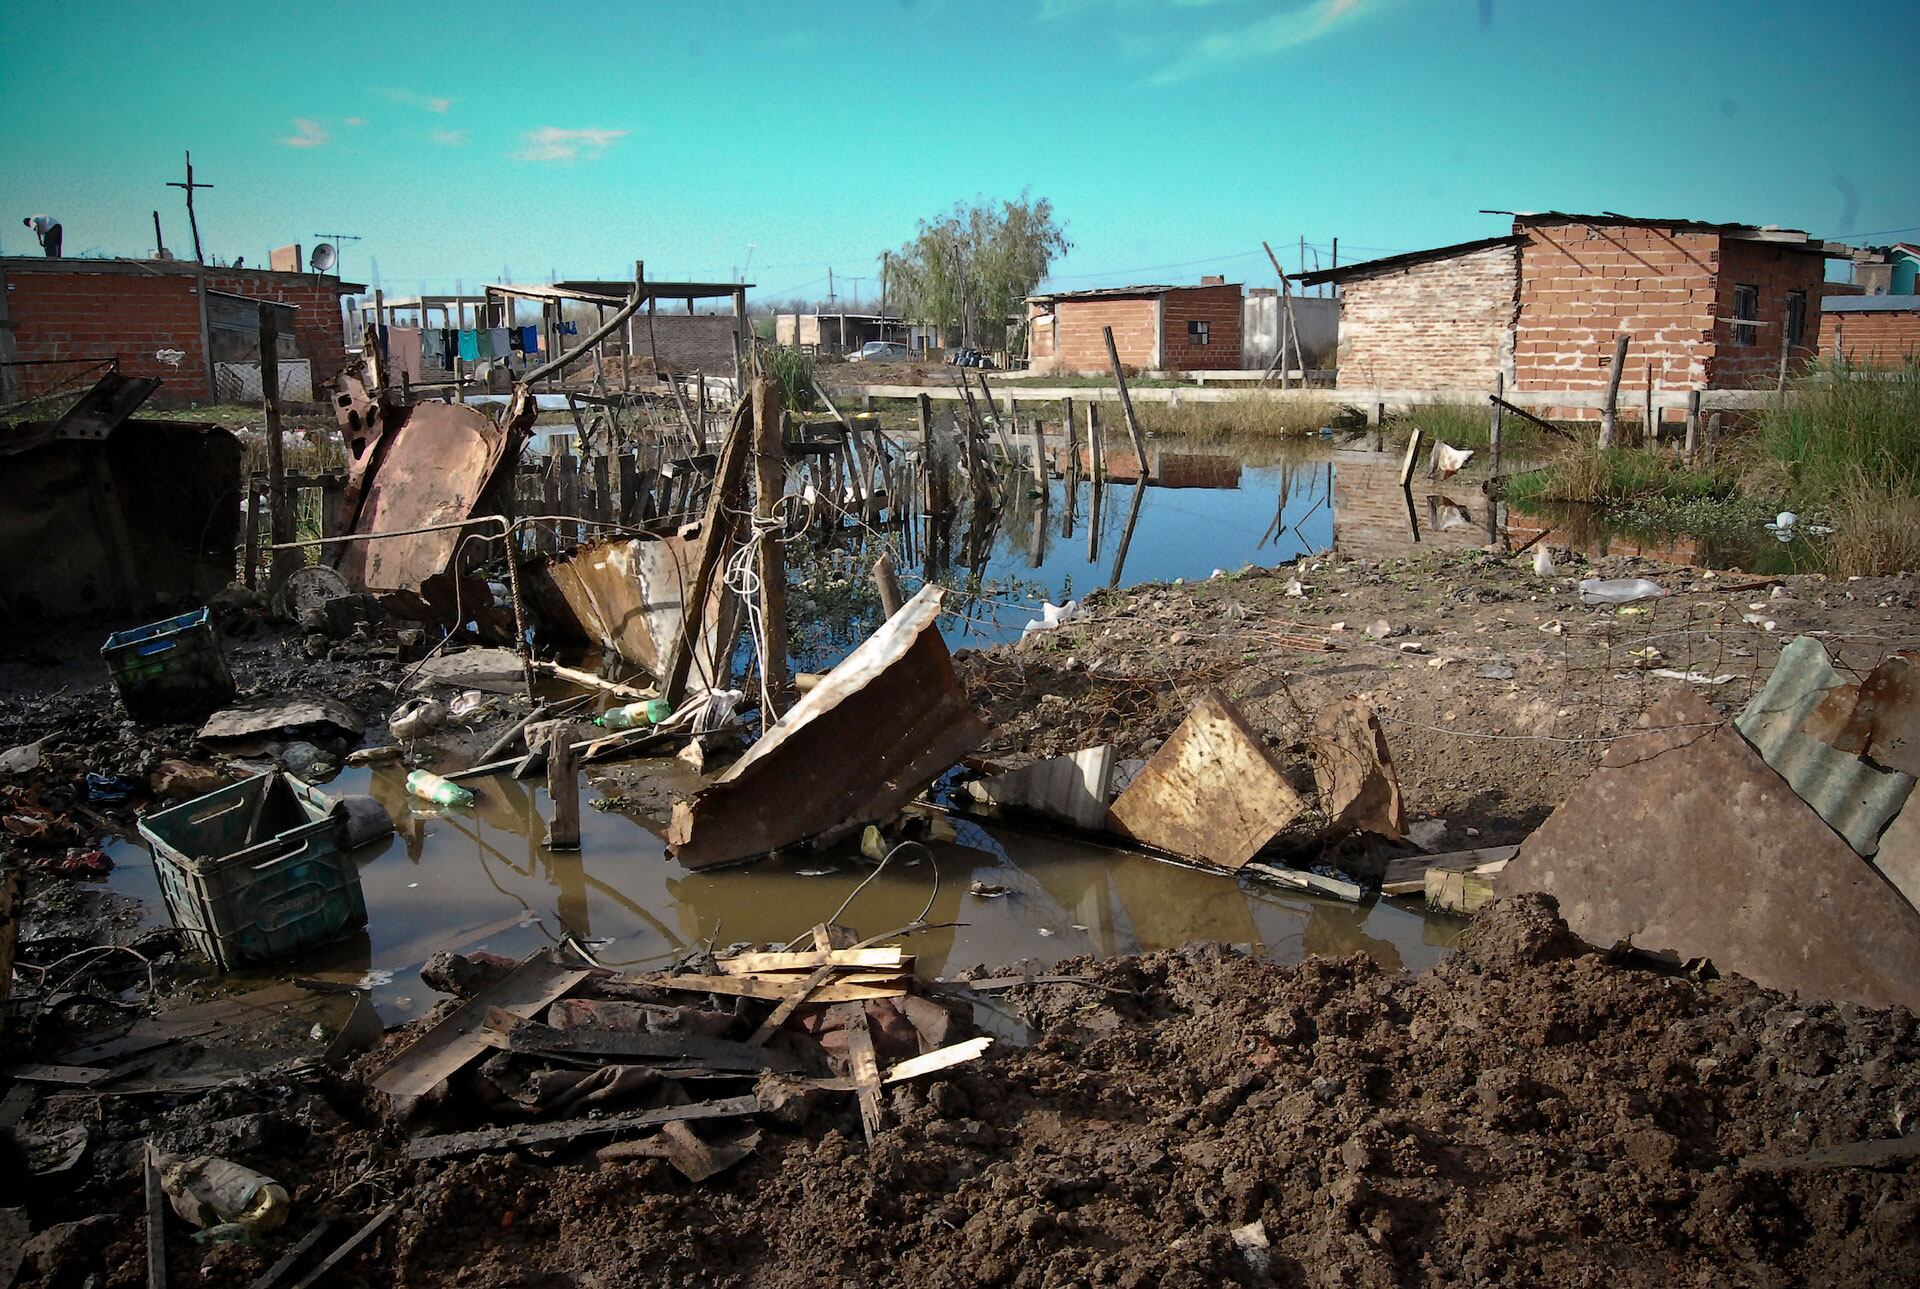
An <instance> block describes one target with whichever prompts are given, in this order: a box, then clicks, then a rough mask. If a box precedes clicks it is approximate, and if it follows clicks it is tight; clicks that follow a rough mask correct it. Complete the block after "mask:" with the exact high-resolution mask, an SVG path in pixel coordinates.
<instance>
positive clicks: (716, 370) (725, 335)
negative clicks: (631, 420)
mask: <svg viewBox="0 0 1920 1289" xmlns="http://www.w3.org/2000/svg"><path fill="white" fill-rule="evenodd" d="M737 324H738V319H736V318H735V317H734V316H733V315H732V314H730V313H728V314H717V313H699V314H693V315H688V314H684V313H658V314H655V315H654V319H653V340H654V343H655V344H657V345H658V346H659V350H660V365H661V366H662V367H667V368H670V369H672V370H674V371H680V372H696V371H697V372H704V373H705V374H707V375H709V376H732V375H733V355H734V348H733V339H734V336H735V335H736V334H738V333H737V330H736V327H737ZM568 339H569V340H575V341H576V343H577V338H576V337H572V336H569V337H568ZM633 344H634V352H635V354H636V355H637V356H640V357H648V358H650V357H652V355H653V351H652V350H651V349H650V348H648V340H647V319H646V316H645V315H644V314H642V315H641V316H639V317H637V318H635V319H634V329H633Z"/></svg>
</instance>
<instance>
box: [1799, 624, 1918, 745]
mask: <svg viewBox="0 0 1920 1289" xmlns="http://www.w3.org/2000/svg"><path fill="white" fill-rule="evenodd" d="M1803 728H1804V729H1805V732H1806V733H1807V734H1809V735H1811V736H1813V737H1814V738H1817V739H1819V740H1820V741H1821V742H1822V743H1825V744H1827V745H1828V746H1829V747H1834V748H1837V749H1839V750H1840V751H1842V752H1851V753H1852V754H1853V755H1855V756H1864V757H1866V758H1867V759H1868V760H1870V761H1872V762H1874V763H1875V764H1876V765H1880V766H1883V767H1884V768H1886V769H1889V770H1898V771H1900V772H1901V773H1902V774H1915V775H1920V653H1916V652H1914V651H1912V650H1902V651H1901V652H1900V653H1897V654H1894V655H1893V656H1892V657H1891V658H1888V659H1886V660H1885V661H1884V662H1882V663H1881V664H1880V665H1879V666H1877V667H1875V668H1874V669H1873V670H1872V671H1870V672H1868V673H1867V678H1866V679H1865V680H1863V681H1861V682H1860V683H1859V684H1858V685H1843V686H1841V687H1840V688H1839V689H1832V690H1828V691H1827V696H1826V697H1825V698H1823V699H1821V700H1820V702H1819V703H1818V704H1817V705H1816V706H1815V707H1814V709H1813V711H1812V712H1810V713H1809V714H1808V716H1807V720H1806V724H1805V726H1804V727H1803Z"/></svg>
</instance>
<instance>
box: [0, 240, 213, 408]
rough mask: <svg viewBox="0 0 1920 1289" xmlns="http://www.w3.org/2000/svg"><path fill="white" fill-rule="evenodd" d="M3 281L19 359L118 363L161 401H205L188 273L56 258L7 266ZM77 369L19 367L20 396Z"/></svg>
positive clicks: (196, 305) (203, 360) (203, 358)
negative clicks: (157, 383)
mask: <svg viewBox="0 0 1920 1289" xmlns="http://www.w3.org/2000/svg"><path fill="white" fill-rule="evenodd" d="M6 277H7V307H8V311H9V314H10V316H11V318H12V320H13V324H14V330H13V336H14V343H15V345H16V346H17V348H18V350H19V357H20V358H21V360H22V361H23V362H44V361H45V360H48V359H64V358H84V359H89V360H92V359H107V358H118V359H119V360H120V370H121V371H122V372H124V373H125V374H127V375H129V376H157V377H159V378H160V379H161V380H162V381H164V382H166V383H165V385H164V386H163V387H162V389H161V395H162V396H163V397H165V396H169V395H170V396H172V397H175V398H202V397H205V396H206V394H207V355H206V350H205V349H204V348H203V346H202V344H201V340H200V299H199V295H198V293H197V291H196V289H195V286H194V280H193V277H192V276H191V275H190V274H184V273H158V274H155V273H144V272H139V271H137V269H134V268H130V267H129V266H127V265H125V264H122V263H119V262H115V261H107V260H103V261H97V262H96V261H88V260H67V259H63V260H48V261H40V262H32V261H30V262H29V263H28V264H27V265H25V266H22V265H19V264H16V263H9V264H8V265H7V272H6ZM81 370H82V364H78V363H76V364H72V365H67V364H60V365H48V366H23V367H21V368H19V369H18V374H19V378H20V389H21V392H22V393H23V394H36V393H41V392H44V391H47V390H49V389H53V388H55V387H58V386H61V385H63V384H64V383H65V382H67V381H69V380H71V379H72V378H73V377H74V376H76V375H77V374H78V373H79V372H80V371H81ZM91 383H92V382H91V381H87V382H85V383H83V384H81V385H79V386H78V388H79V389H85V388H86V385H87V384H91Z"/></svg>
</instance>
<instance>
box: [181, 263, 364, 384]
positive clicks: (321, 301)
mask: <svg viewBox="0 0 1920 1289" xmlns="http://www.w3.org/2000/svg"><path fill="white" fill-rule="evenodd" d="M206 274H207V287H208V289H209V290H213V291H231V292H232V293H233V294H235V295H246V296H252V297H253V298H254V299H256V300H276V301H278V302H279V303H281V304H291V305H293V306H294V307H295V309H297V310H298V312H296V313H295V314H294V315H293V319H294V321H293V331H294V338H295V341H296V343H297V345H298V347H299V350H300V356H301V357H302V358H305V359H306V360H307V361H308V362H310V363H312V364H313V387H314V389H315V391H316V392H317V391H318V390H319V389H320V388H321V386H322V385H324V384H326V383H327V382H328V381H331V380H332V379H333V378H334V377H336V376H338V375H339V374H340V370H341V368H343V367H344V366H346V361H347V353H346V349H347V330H346V321H345V314H344V313H343V311H342V310H341V308H340V297H341V295H342V294H343V292H342V291H341V282H340V279H338V278H333V277H324V276H322V275H320V274H317V273H275V272H272V271H270V270H266V269H228V268H209V269H207V270H206ZM356 343H357V342H356Z"/></svg>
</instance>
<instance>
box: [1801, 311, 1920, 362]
mask: <svg viewBox="0 0 1920 1289" xmlns="http://www.w3.org/2000/svg"><path fill="white" fill-rule="evenodd" d="M1836 346H1837V347H1838V348H1839V350H1840V353H1841V355H1842V356H1843V357H1845V359H1846V360H1847V361H1848V362H1850V363H1858V364H1860V365H1861V366H1865V367H1898V366H1900V365H1902V364H1903V363H1910V362H1916V361H1920V308H1912V309H1899V310H1887V311H1880V310H1876V311H1874V312H1872V313H1852V312H1849V313H1837V312H1836V313H1822V314H1821V315H1820V352H1821V353H1822V354H1831V353H1832V352H1833V351H1834V349H1835V347H1836Z"/></svg>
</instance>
